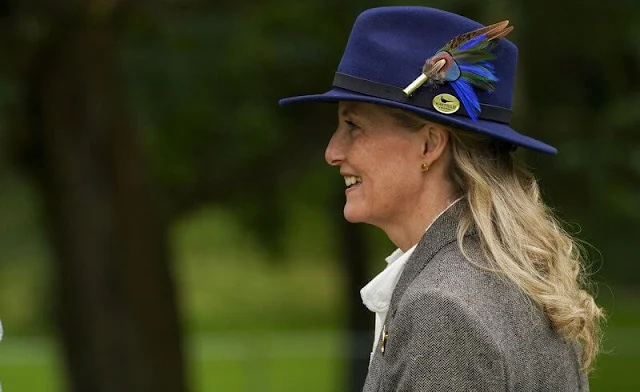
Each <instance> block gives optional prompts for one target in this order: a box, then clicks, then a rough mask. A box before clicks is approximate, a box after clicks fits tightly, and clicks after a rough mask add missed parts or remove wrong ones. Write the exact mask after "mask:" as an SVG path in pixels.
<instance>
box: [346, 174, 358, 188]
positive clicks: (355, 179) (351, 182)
mask: <svg viewBox="0 0 640 392" xmlns="http://www.w3.org/2000/svg"><path fill="white" fill-rule="evenodd" d="M360 182H362V178H360V177H357V176H347V177H345V178H344V184H345V185H346V186H347V187H350V186H351V185H355V184H357V183H360Z"/></svg>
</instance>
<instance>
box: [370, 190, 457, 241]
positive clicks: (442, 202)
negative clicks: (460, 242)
mask: <svg viewBox="0 0 640 392" xmlns="http://www.w3.org/2000/svg"><path fill="white" fill-rule="evenodd" d="M436 196H440V197H432V198H429V200H425V201H424V202H422V203H419V204H418V206H419V207H418V208H414V209H412V210H411V211H410V213H408V214H407V216H404V217H403V219H402V220H398V221H397V223H393V222H389V224H388V225H385V227H382V229H383V230H384V232H385V233H386V234H387V237H389V239H390V240H391V241H392V242H393V243H394V244H395V245H396V246H397V247H398V248H400V250H402V251H403V252H406V251H407V250H409V249H410V248H411V247H412V246H414V245H415V244H417V243H418V242H419V241H420V239H421V238H422V236H423V235H424V233H425V230H427V228H428V227H429V226H430V225H431V223H433V221H434V220H435V219H436V218H437V217H438V216H439V215H440V214H441V213H442V212H443V211H444V210H446V209H447V208H448V207H449V206H450V205H451V203H453V202H454V201H455V200H456V199H457V196H452V194H451V193H447V195H446V196H445V195H436Z"/></svg>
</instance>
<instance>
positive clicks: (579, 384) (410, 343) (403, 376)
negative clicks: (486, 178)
mask: <svg viewBox="0 0 640 392" xmlns="http://www.w3.org/2000/svg"><path fill="white" fill-rule="evenodd" d="M463 208H467V207H466V206H465V205H464V201H461V202H459V203H456V205H454V206H452V207H451V208H450V209H449V210H447V211H446V212H445V213H444V214H442V215H441V216H440V217H439V218H438V219H437V220H436V221H435V222H434V223H433V225H432V226H431V228H430V229H429V230H428V231H427V232H426V233H425V235H424V236H423V238H422V239H421V240H420V242H419V244H418V246H417V247H416V249H415V251H414V253H413V254H412V255H411V258H410V259H409V261H408V262H407V264H406V266H405V269H404V271H403V273H402V275H401V277H400V280H399V281H398V284H397V286H396V288H395V290H394V292H393V296H392V299H391V304H390V306H389V312H388V315H387V320H386V322H385V328H384V329H383V333H382V335H383V336H381V337H380V339H379V343H378V347H377V348H376V350H375V352H374V355H373V358H372V361H371V364H370V367H369V374H368V375H367V379H366V382H365V385H364V389H363V391H364V392H392V391H393V392H400V391H402V392H409V391H433V392H438V391H446V392H456V391H492V392H493V391H496V392H498V391H527V392H528V391H553V392H561V391H572V392H573V391H588V390H589V385H588V381H587V378H586V375H585V374H584V373H583V372H582V371H580V365H579V361H578V350H577V348H576V347H575V346H574V345H572V344H568V343H566V342H564V341H563V339H562V338H561V337H560V336H559V335H558V334H556V333H555V332H554V331H553V330H552V328H551V326H550V323H549V321H548V319H547V318H546V317H545V315H544V314H543V313H542V311H540V310H539V309H538V308H536V307H535V306H534V305H533V304H532V303H531V301H529V300H528V299H527V298H526V297H525V296H524V294H522V293H521V292H520V291H519V290H518V289H517V288H516V287H515V286H514V285H512V284H511V283H508V282H506V281H505V280H504V279H501V278H500V277H499V276H498V275H496V274H494V273H491V272H487V271H485V270H483V269H480V268H478V267H476V266H474V265H473V264H471V263H470V262H469V261H468V260H467V259H465V257H464V256H463V255H462V253H461V252H460V250H459V248H458V241H457V239H456V236H457V223H458V215H459V213H460V211H461V209H463ZM465 250H466V252H467V253H468V255H469V256H470V257H471V259H472V260H473V261H474V262H475V263H478V264H480V265H482V264H485V265H486V259H485V258H484V256H483V253H482V250H481V247H480V243H479V241H478V238H477V236H476V234H475V233H474V232H473V231H471V232H470V233H469V234H468V235H467V237H466V238H465ZM385 335H386V336H385ZM383 346H384V350H383Z"/></svg>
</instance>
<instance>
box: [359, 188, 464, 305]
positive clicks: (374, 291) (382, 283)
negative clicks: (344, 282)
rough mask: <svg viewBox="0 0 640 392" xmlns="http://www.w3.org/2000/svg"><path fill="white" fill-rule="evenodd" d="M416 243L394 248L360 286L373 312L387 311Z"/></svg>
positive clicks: (364, 298) (363, 297) (364, 301)
mask: <svg viewBox="0 0 640 392" xmlns="http://www.w3.org/2000/svg"><path fill="white" fill-rule="evenodd" d="M463 197H464V196H462V197H459V198H458V199H456V200H455V201H454V202H453V203H451V204H449V205H448V206H447V208H445V209H444V210H442V212H440V214H438V216H436V217H435V218H434V219H433V221H432V222H431V223H430V224H429V226H428V227H427V229H426V230H425V232H426V231H427V230H429V228H430V227H431V225H432V224H433V222H435V221H436V220H437V219H438V218H439V217H440V216H441V215H442V214H444V212H445V211H447V210H448V209H449V208H451V206H452V205H454V204H456V203H457V202H458V201H460V200H461V199H462V198H463ZM417 245H418V244H415V245H414V246H412V247H411V248H410V249H408V250H407V251H406V252H402V250H400V249H396V250H395V251H394V252H393V253H391V254H390V255H389V256H388V257H387V258H386V261H387V266H386V268H385V269H384V270H382V272H380V273H379V274H378V275H376V276H375V277H374V278H373V279H372V280H371V281H370V282H369V283H368V284H367V285H366V286H364V287H363V288H362V290H360V296H361V297H362V302H363V303H364V305H365V306H366V307H367V308H368V309H369V310H370V311H372V312H375V313H385V312H387V310H388V309H389V303H390V302H391V296H392V294H393V290H394V289H395V287H396V284H397V283H398V280H400V275H401V274H402V270H403V269H404V266H405V264H406V263H407V261H408V260H409V258H410V257H411V254H413V251H414V250H415V249H416V246H417Z"/></svg>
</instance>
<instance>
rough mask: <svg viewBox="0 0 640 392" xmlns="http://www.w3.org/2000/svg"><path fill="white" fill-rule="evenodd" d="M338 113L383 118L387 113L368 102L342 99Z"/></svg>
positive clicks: (344, 115) (343, 115)
mask: <svg viewBox="0 0 640 392" xmlns="http://www.w3.org/2000/svg"><path fill="white" fill-rule="evenodd" d="M338 114H339V115H340V116H342V117H346V116H357V117H368V118H371V119H373V118H383V117H386V116H385V115H386V113H385V112H384V111H383V110H382V109H381V108H380V107H379V106H378V105H374V104H371V103H366V102H354V101H340V102H339V103H338Z"/></svg>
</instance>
